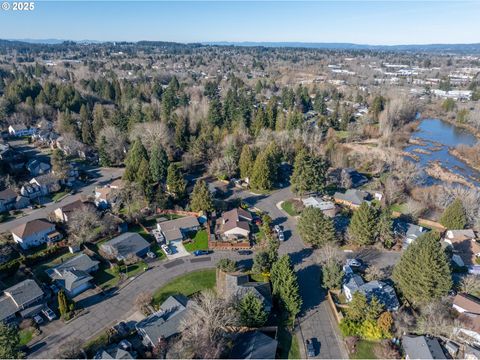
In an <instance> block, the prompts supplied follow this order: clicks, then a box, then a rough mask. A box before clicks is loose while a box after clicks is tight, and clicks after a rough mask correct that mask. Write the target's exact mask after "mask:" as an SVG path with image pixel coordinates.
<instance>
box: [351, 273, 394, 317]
mask: <svg viewBox="0 0 480 360" xmlns="http://www.w3.org/2000/svg"><path fill="white" fill-rule="evenodd" d="M343 271H344V272H345V276H344V279H343V286H342V289H343V293H344V294H345V297H346V298H347V301H349V302H350V301H352V298H353V294H354V293H355V292H357V291H359V292H360V293H362V294H363V295H365V297H366V298H367V301H370V300H371V299H372V297H374V296H375V298H376V299H377V300H378V301H379V302H380V303H381V304H383V306H384V307H385V310H387V311H397V310H398V308H399V307H400V302H399V301H398V298H397V294H396V293H395V290H394V288H393V287H392V286H390V285H388V284H386V283H385V282H383V281H378V280H375V281H370V282H365V281H364V280H363V278H362V277H361V276H360V275H358V274H356V273H354V272H353V270H352V269H351V268H350V266H344V267H343Z"/></svg>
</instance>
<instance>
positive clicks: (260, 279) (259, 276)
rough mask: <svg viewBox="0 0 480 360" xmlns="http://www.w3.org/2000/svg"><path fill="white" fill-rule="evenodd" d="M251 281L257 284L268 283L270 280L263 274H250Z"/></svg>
mask: <svg viewBox="0 0 480 360" xmlns="http://www.w3.org/2000/svg"><path fill="white" fill-rule="evenodd" d="M250 279H252V281H255V282H266V281H268V279H266V278H265V276H263V275H262V274H250Z"/></svg>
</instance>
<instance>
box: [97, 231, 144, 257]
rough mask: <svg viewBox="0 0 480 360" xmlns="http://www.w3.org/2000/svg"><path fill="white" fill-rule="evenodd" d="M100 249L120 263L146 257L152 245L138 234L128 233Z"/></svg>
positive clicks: (115, 238) (108, 242)
mask: <svg viewBox="0 0 480 360" xmlns="http://www.w3.org/2000/svg"><path fill="white" fill-rule="evenodd" d="M100 249H101V250H102V251H103V252H104V253H105V254H107V256H110V257H114V258H116V259H117V260H119V261H120V260H125V259H128V258H132V257H136V256H138V257H143V256H145V255H146V254H147V252H149V251H150V243H149V242H148V241H147V240H145V239H144V238H143V237H142V236H141V235H139V234H138V233H132V232H126V233H123V234H121V235H118V236H117V237H114V238H113V239H111V240H109V241H107V242H106V243H104V244H102V245H101V246H100Z"/></svg>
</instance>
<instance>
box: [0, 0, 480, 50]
mask: <svg viewBox="0 0 480 360" xmlns="http://www.w3.org/2000/svg"><path fill="white" fill-rule="evenodd" d="M479 15H480V1H461V0H452V1H424V2H420V1H393V0H387V1H359V0H357V1H306V2H300V1H230V0H225V1H208V2H207V1H198V0H197V1H135V2H133V1H102V2H98V1H88V0H84V1H46V0H38V1H36V2H35V10H34V11H32V12H13V11H12V10H10V11H3V10H0V38H4V39H25V38H28V39H46V38H56V39H72V40H84V39H88V40H117V41H118V40H126V41H136V40H164V41H178V42H200V41H301V42H353V43H361V44H425V43H473V42H480V20H479Z"/></svg>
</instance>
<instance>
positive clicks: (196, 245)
mask: <svg viewBox="0 0 480 360" xmlns="http://www.w3.org/2000/svg"><path fill="white" fill-rule="evenodd" d="M185 249H187V251H188V252H194V251H195V250H207V249H208V234H207V231H206V230H199V231H197V232H196V233H195V236H194V237H193V241H192V242H191V243H186V244H185Z"/></svg>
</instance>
